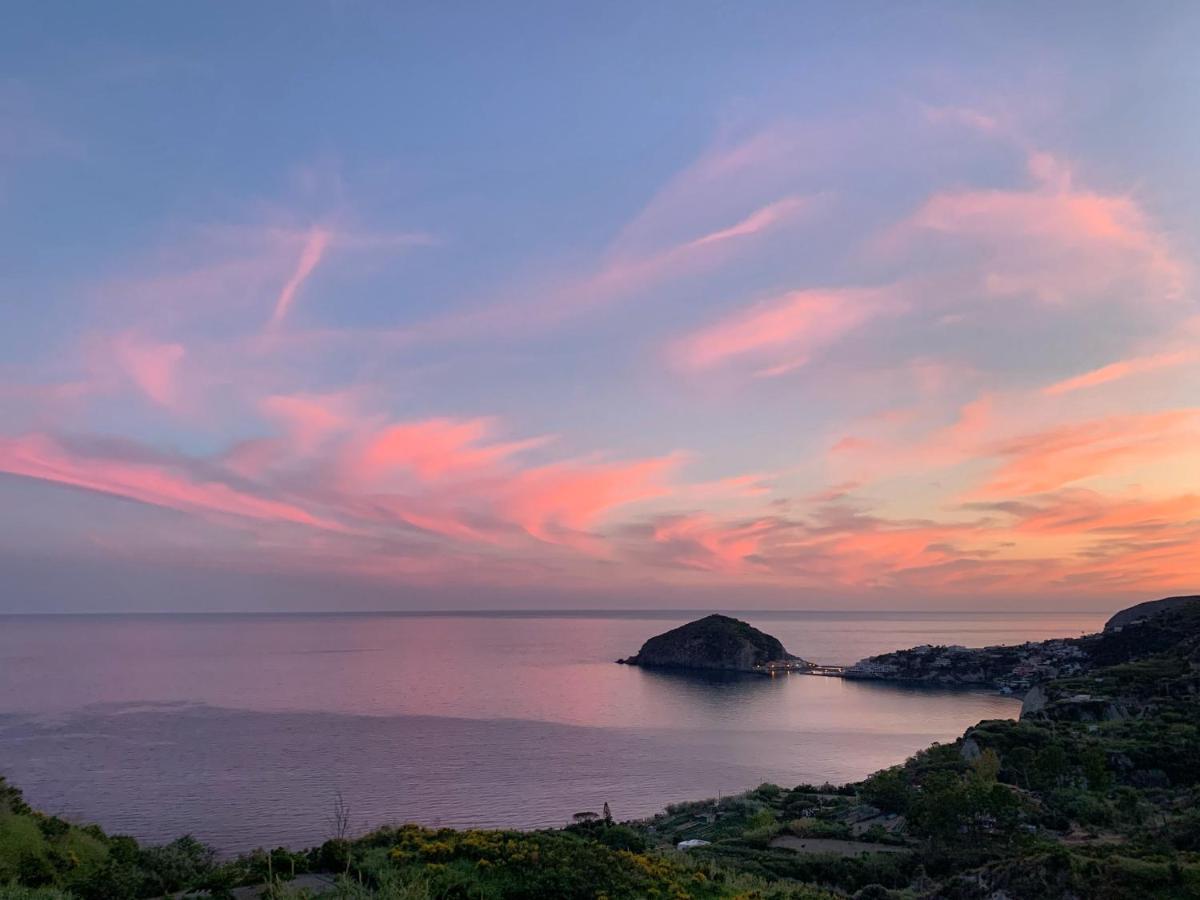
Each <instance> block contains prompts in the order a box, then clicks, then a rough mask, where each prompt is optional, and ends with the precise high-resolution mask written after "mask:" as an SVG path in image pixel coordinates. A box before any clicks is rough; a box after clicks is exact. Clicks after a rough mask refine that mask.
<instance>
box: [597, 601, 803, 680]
mask: <svg viewBox="0 0 1200 900" xmlns="http://www.w3.org/2000/svg"><path fill="white" fill-rule="evenodd" d="M617 662H619V663H623V664H625V665H630V666H644V667H646V668H662V669H707V670H713V671H721V672H753V673H760V674H770V673H771V672H776V671H789V670H804V669H808V668H810V667H811V664H810V663H808V662H806V661H805V660H803V659H801V658H800V657H798V656H793V655H792V654H791V653H788V652H787V650H785V649H784V646H783V644H781V643H780V642H779V639H778V638H775V637H772V636H771V635H769V634H767V633H765V632H763V631H759V630H758V629H757V628H755V627H754V626H753V625H750V624H749V623H748V622H743V621H741V620H740V619H734V618H731V617H730V616H722V615H719V614H716V613H714V614H713V615H711V616H705V617H704V618H703V619H697V620H696V621H694V622H688V623H687V624H686V625H680V626H679V627H678V628H672V629H671V630H670V631H667V632H664V633H663V634H660V635H657V636H656V637H652V638H650V640H648V641H646V643H644V644H642V649H641V650H639V651H638V652H637V655H636V656H631V657H629V658H628V659H618V660H617Z"/></svg>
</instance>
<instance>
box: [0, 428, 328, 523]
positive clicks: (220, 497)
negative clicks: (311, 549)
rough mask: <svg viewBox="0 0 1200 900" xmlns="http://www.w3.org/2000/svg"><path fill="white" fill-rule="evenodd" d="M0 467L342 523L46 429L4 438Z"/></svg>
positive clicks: (218, 510) (122, 491)
mask: <svg viewBox="0 0 1200 900" xmlns="http://www.w3.org/2000/svg"><path fill="white" fill-rule="evenodd" d="M0 471H3V472H7V473H9V474H12V475H22V476H25V477H27V478H35V479H39V480H42V481H49V482H54V483H56V484H63V485H69V486H71V487H77V488H82V489H85V490H90V491H95V492H97V493H102V494H110V495H112V496H115V497H124V498H126V499H129V500H136V501H138V502H140V503H146V504H149V505H151V506H161V507H166V508H168V509H177V510H182V511H185V512H193V513H202V514H220V515H227V516H238V517H243V518H248V519H257V520H261V521H268V522H285V523H292V524H298V525H306V526H311V527H316V528H331V529H340V527H341V526H339V525H337V524H336V523H334V522H332V521H330V520H327V519H323V518H322V517H319V516H317V515H314V514H313V513H311V512H309V511H307V510H305V509H303V508H301V507H299V506H297V505H295V504H292V503H288V502H286V501H282V500H276V499H271V498H269V497H265V496H258V495H256V494H253V493H250V492H247V491H244V490H239V489H238V488H235V487H233V486H231V485H230V484H228V483H225V482H223V481H220V480H217V479H215V478H201V477H197V476H196V475H195V474H193V473H191V472H189V471H188V470H187V469H186V468H185V467H183V466H181V465H168V464H167V463H166V462H163V461H161V460H152V459H142V458H137V457H130V458H120V457H117V456H113V455H108V456H105V455H98V454H93V455H87V456H81V455H79V454H77V453H75V452H72V451H71V450H69V449H68V448H66V447H64V446H62V445H61V444H60V443H59V442H57V441H56V440H54V439H53V438H51V437H48V436H45V435H27V436H25V437H19V438H0Z"/></svg>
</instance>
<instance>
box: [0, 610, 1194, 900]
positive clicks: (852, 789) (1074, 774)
mask: <svg viewBox="0 0 1200 900" xmlns="http://www.w3.org/2000/svg"><path fill="white" fill-rule="evenodd" d="M1106 634H1108V635H1109V636H1110V637H1112V638H1114V640H1112V641H1106V642H1103V643H1097V644H1096V645H1095V646H1096V647H1097V648H1101V650H1102V652H1101V650H1097V652H1096V654H1095V655H1094V656H1093V657H1092V661H1091V663H1090V664H1089V667H1088V669H1087V671H1084V672H1080V673H1078V674H1075V675H1071V676H1069V677H1065V678H1058V679H1052V680H1050V681H1048V682H1045V683H1041V684H1039V685H1038V687H1037V688H1036V689H1035V691H1034V692H1032V694H1033V696H1031V697H1030V699H1029V701H1028V702H1027V704H1026V709H1025V711H1024V712H1023V714H1022V717H1021V719H1020V720H1019V721H1013V720H1001V721H988V722H981V723H979V724H978V725H976V726H974V727H973V728H971V729H969V730H968V731H967V733H966V734H965V735H963V736H962V737H961V738H959V739H958V740H956V741H954V742H953V743H950V744H944V745H936V744H935V745H934V746H932V747H930V748H928V749H926V750H924V751H922V752H920V753H918V754H917V755H915V756H914V757H912V758H911V759H909V760H908V761H906V762H905V763H903V764H902V765H898V766H895V767H893V768H890V769H885V770H883V771H881V772H877V773H875V774H874V775H871V776H870V777H869V778H867V779H865V780H864V781H862V782H859V783H857V784H851V785H841V786H832V785H797V786H794V787H790V788H785V787H779V786H776V785H770V784H764V785H761V786H759V787H758V788H756V789H754V790H752V791H749V792H747V793H745V794H742V795H738V796H734V797H723V798H716V799H711V800H700V801H694V802H689V803H680V804H677V805H673V806H670V807H668V809H667V810H666V811H665V812H663V813H661V814H660V815H658V816H655V817H653V818H652V819H649V820H645V821H638V822H624V823H618V822H616V821H614V820H613V818H612V816H611V815H610V814H609V812H608V810H607V808H606V809H605V810H603V811H602V812H601V813H592V812H584V813H580V814H578V815H577V816H576V817H575V821H574V822H572V823H571V824H569V825H567V826H565V827H564V828H561V829H553V830H544V831H534V832H520V831H478V830H469V831H454V830H451V829H439V830H432V829H427V828H422V827H419V826H416V825H404V826H401V827H396V828H382V829H379V830H377V831H374V832H371V833H370V834H367V835H364V836H361V837H357V838H348V837H346V836H335V837H332V838H331V839H330V840H328V841H326V842H325V843H324V844H323V845H321V846H320V847H316V848H313V849H311V850H307V851H301V852H293V851H289V850H286V849H276V850H272V851H263V850H259V851H256V852H254V853H250V854H247V855H244V856H242V857H239V858H238V859H236V860H225V861H222V860H218V859H216V858H215V855H214V854H213V853H212V851H211V850H209V849H208V848H206V847H204V846H203V845H202V844H200V843H199V842H197V841H194V840H192V839H191V838H186V837H185V838H181V839H179V840H177V841H175V842H173V843H171V844H167V845H165V846H163V847H142V846H139V845H138V844H137V843H136V842H135V841H133V840H132V839H130V838H126V837H113V836H109V835H106V834H105V833H104V832H102V831H101V830H100V829H98V828H96V827H95V826H82V827H81V826H78V825H73V824H70V823H67V822H64V821H63V820H61V819H58V818H55V817H53V816H46V815H42V814H40V813H38V812H36V811H34V810H32V809H30V808H29V806H28V805H27V804H25V802H24V801H23V800H22V798H21V795H20V792H19V791H17V790H16V789H15V788H13V787H11V786H8V785H4V784H3V782H0V897H4V898H10V900H16V898H21V900H68V898H77V900H93V898H97V900H98V898H106V900H107V898H113V900H121V898H131V900H132V898H141V897H156V896H165V895H169V894H175V893H177V892H180V891H188V892H193V893H195V892H204V895H205V896H210V897H214V898H217V897H231V896H236V897H252V896H265V897H276V898H278V897H301V896H308V897H314V898H315V897H327V898H347V900H349V898H362V900H367V898H374V900H384V898H390V900H433V898H447V900H448V898H463V900H466V898H484V900H507V898H529V900H533V898H566V900H571V898H580V900H583V898H591V900H601V898H604V900H620V898H628V900H634V898H673V900H687V898H694V900H706V898H741V900H767V898H780V900H782V898H806V900H818V898H835V897H855V898H859V900H885V898H890V900H917V898H946V900H985V898H987V900H998V898H1010V900H1015V898H1049V900H1078V898H1097V900H1117V898H1126V897H1134V896H1136V897H1141V898H1147V900H1150V898H1162V900H1180V898H1200V603H1187V604H1171V605H1167V606H1166V607H1163V608H1161V609H1160V610H1157V611H1156V612H1155V613H1154V615H1153V616H1151V617H1150V618H1148V619H1145V620H1143V621H1140V622H1132V623H1130V624H1127V625H1124V626H1120V627H1119V629H1118V628H1113V629H1110V631H1109V632H1106ZM1139 648H1140V649H1139ZM681 848H682V849H681ZM309 873H321V878H320V879H315V878H314V876H313V875H311V874H309Z"/></svg>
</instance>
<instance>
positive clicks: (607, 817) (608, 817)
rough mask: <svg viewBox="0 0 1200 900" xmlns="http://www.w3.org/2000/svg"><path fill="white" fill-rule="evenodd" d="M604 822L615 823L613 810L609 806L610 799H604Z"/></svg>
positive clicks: (606, 823) (607, 823)
mask: <svg viewBox="0 0 1200 900" xmlns="http://www.w3.org/2000/svg"><path fill="white" fill-rule="evenodd" d="M603 815H604V824H605V825H611V824H612V823H613V817H612V810H611V809H609V808H608V801H607V800H605V801H604V813H603Z"/></svg>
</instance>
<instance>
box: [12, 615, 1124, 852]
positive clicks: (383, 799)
mask: <svg viewBox="0 0 1200 900" xmlns="http://www.w3.org/2000/svg"><path fill="white" fill-rule="evenodd" d="M739 615H741V616H742V617H743V618H747V619H749V620H750V621H751V622H752V623H753V624H755V625H756V626H758V627H760V628H762V629H764V630H765V631H768V632H770V633H772V634H774V635H776V636H777V637H779V638H780V639H781V640H782V641H783V643H784V645H785V646H787V647H788V649H789V650H791V651H792V652H793V653H797V654H799V655H801V656H803V657H805V658H807V659H811V660H813V661H816V662H822V663H848V662H853V661H854V660H856V659H859V658H861V657H863V656H867V655H870V654H874V653H881V652H885V651H887V650H894V649H898V648H901V647H908V646H913V645H916V644H921V643H957V644H966V645H983V644H991V643H1016V642H1020V641H1024V640H1031V639H1044V638H1048V637H1061V636H1071V635H1077V634H1079V633H1080V632H1082V631H1092V630H1096V629H1097V628H1098V627H1099V626H1100V625H1101V624H1102V620H1103V618H1104V616H1103V615H1101V614H1096V615H1086V614H1085V615H1078V614H1073V615H1071V616H1064V615H1050V614H1047V615H1029V614H1020V615H1015V614H1014V615H1006V614H981V613H974V614H941V613H938V614H931V613H870V614H866V613H761V614H747V613H739ZM694 617H695V615H694V614H689V613H678V612H671V613H661V614H647V613H637V614H628V615H614V614H606V615H588V614H561V615H560V614H555V615H550V614H541V615H536V616H535V615H529V614H496V615H487V616H474V615H472V616H412V615H375V614H358V615H245V616H224V615H213V616H87V617H84V616H80V617H55V616H27V617H18V616H14V617H0V773H3V774H4V775H6V776H7V777H9V778H10V779H11V780H12V781H14V782H15V783H17V784H18V785H20V786H21V787H23V788H24V790H25V792H26V795H27V797H28V799H29V800H30V801H31V802H32V803H33V804H34V805H36V806H38V807H40V808H42V809H46V810H49V811H52V812H56V813H59V814H62V815H66V816H68V817H70V818H73V819H76V820H82V821H94V822H98V823H99V824H101V825H102V826H104V827H105V828H106V829H108V830H110V831H115V832H121V833H126V834H132V835H134V836H136V837H138V838H139V839H143V840H151V841H155V840H165V839H169V838H171V837H174V836H177V835H179V834H182V833H184V832H190V833H193V834H195V835H197V836H198V837H201V838H202V839H204V840H207V841H209V842H211V843H213V844H215V845H217V846H218V847H220V848H221V849H223V850H226V851H233V850H240V849H246V848H250V847H254V846H259V845H277V844H289V845H293V846H302V845H308V844H312V843H316V842H320V841H322V840H324V839H325V838H326V837H328V836H329V832H330V822H329V819H330V813H331V808H332V804H333V802H334V797H335V796H336V794H337V793H338V792H340V793H341V794H342V796H343V797H344V798H345V802H346V803H347V804H348V805H349V807H350V809H351V817H352V821H353V824H354V826H355V827H356V829H366V828H367V827H369V826H372V825H378V824H383V823H387V822H400V821H415V822H421V823H424V824H428V825H453V826H472V825H478V826H501V825H506V826H520V827H530V826H541V825H556V824H562V823H564V822H566V821H567V820H568V819H569V817H570V816H571V814H572V813H574V812H577V811H580V810H585V809H586V810H596V809H599V808H600V807H601V806H602V805H603V804H604V803H605V802H608V803H609V804H610V806H611V807H612V810H613V813H614V815H616V816H618V817H621V818H626V817H635V816H643V815H648V814H651V813H653V812H655V811H657V810H659V809H660V808H662V806H664V805H665V804H666V803H669V802H673V801H677V800H684V799H695V798H699V797H704V796H712V795H716V794H718V793H730V792H735V791H739V790H744V789H746V788H749V787H752V786H754V785H756V784H759V783H760V782H763V781H773V782H778V783H781V784H786V785H792V784H796V783H799V782H803V781H810V782H823V781H827V780H828V781H833V782H841V781H845V780H848V779H857V778H861V777H863V776H864V775H867V774H868V773H870V772H872V771H874V770H876V769H879V768H882V767H884V766H887V765H891V764H893V763H896V762H899V761H900V760H902V759H904V758H905V757H906V756H907V755H909V754H911V753H912V752H913V751H915V750H917V749H919V748H921V747H924V746H926V745H927V744H929V743H930V742H932V741H938V740H940V741H945V740H950V739H953V738H954V737H957V736H958V735H959V734H960V733H961V732H962V731H963V729H964V728H966V727H967V726H969V725H972V724H974V723H975V722H976V721H978V720H980V719H986V718H999V717H1010V716H1015V715H1016V714H1017V712H1018V711H1019V708H1020V704H1019V701H1017V700H1014V699H1012V698H1005V697H1001V696H997V695H993V694H988V693H982V692H965V691H960V692H953V691H934V690H928V689H906V688H901V687H896V686H887V685H881V684H871V683H864V682H848V681H841V680H839V679H833V678H819V677H812V676H803V675H790V676H782V677H777V678H773V679H767V678H749V679H746V678H740V679H733V680H714V679H705V678H697V677H693V676H685V675H680V674H668V673H661V672H651V671H645V670H641V669H636V668H632V667H628V666H618V665H614V664H613V660H614V659H616V658H617V657H619V656H626V655H628V654H630V653H632V652H634V651H636V650H637V648H638V647H639V646H640V645H641V643H642V641H644V640H645V639H646V638H648V637H650V636H651V635H653V634H657V633H658V632H661V631H663V630H665V629H666V628H668V627H674V626H675V625H677V624H682V623H683V622H685V621H687V620H688V619H690V618H694Z"/></svg>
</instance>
